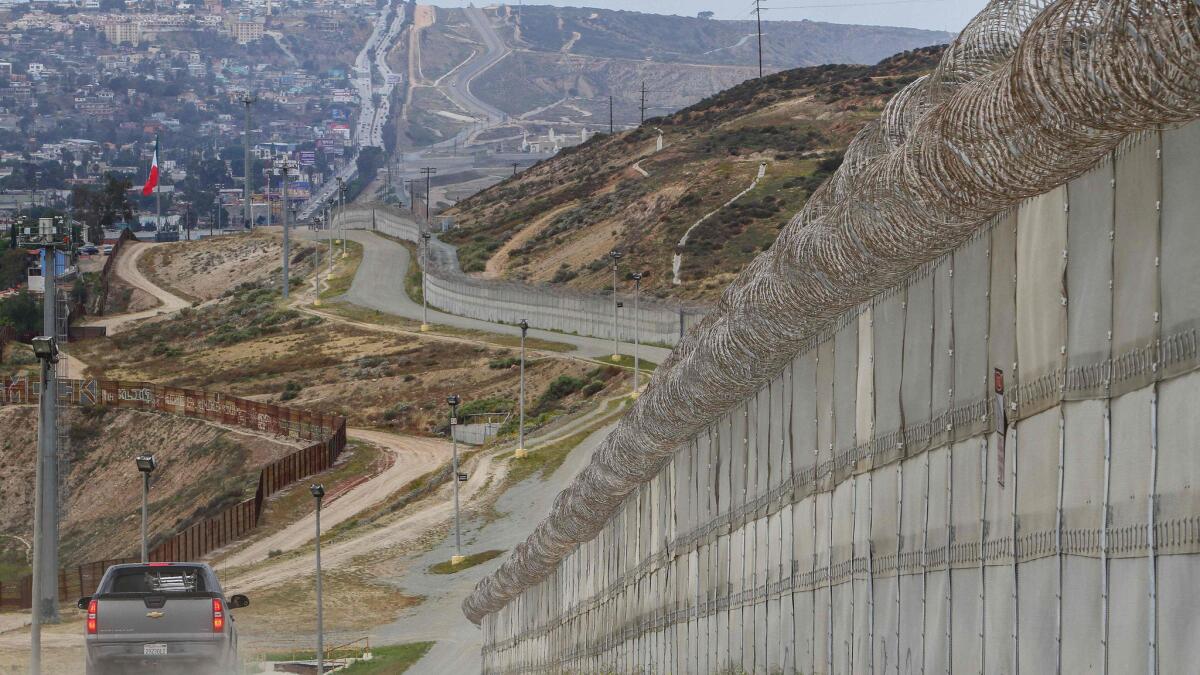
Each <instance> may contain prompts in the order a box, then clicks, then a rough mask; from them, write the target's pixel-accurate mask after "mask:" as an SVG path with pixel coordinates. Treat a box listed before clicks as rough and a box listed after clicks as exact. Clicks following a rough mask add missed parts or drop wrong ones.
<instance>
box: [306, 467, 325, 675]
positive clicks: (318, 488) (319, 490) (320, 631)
mask: <svg viewBox="0 0 1200 675" xmlns="http://www.w3.org/2000/svg"><path fill="white" fill-rule="evenodd" d="M308 491H309V492H311V493H312V496H313V499H316V500H317V672H318V673H324V672H325V615H324V608H323V606H322V604H323V603H322V602H321V500H322V499H323V498H324V497H325V486H324V485H321V484H320V483H317V484H314V485H310V486H309V488H308Z"/></svg>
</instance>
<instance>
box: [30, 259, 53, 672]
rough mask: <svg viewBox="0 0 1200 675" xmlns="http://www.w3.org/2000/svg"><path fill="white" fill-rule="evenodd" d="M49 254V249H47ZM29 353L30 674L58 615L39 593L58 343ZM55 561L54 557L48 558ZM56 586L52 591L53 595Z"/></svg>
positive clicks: (36, 345) (49, 341)
mask: <svg viewBox="0 0 1200 675" xmlns="http://www.w3.org/2000/svg"><path fill="white" fill-rule="evenodd" d="M49 253H50V255H51V256H53V254H54V252H53V250H49ZM49 261H50V265H51V270H53V264H54V258H53V257H50V258H49ZM42 274H43V275H45V276H46V279H47V281H49V280H50V279H52V278H53V276H52V275H46V271H45V270H43V271H42ZM46 304H47V305H53V302H49V301H48V302H46ZM33 353H34V355H35V356H37V358H38V360H39V361H41V362H42V382H41V384H42V389H41V391H42V394H41V400H40V409H39V410H40V415H39V419H38V456H37V462H36V463H35V465H34V474H35V476H34V487H33V491H34V494H33V608H32V610H31V611H30V625H29V648H30V652H29V672H30V673H31V675H40V673H41V672H42V621H43V619H45V620H46V621H49V622H51V623H54V622H56V621H57V619H58V612H57V604H56V603H50V606H49V607H47V606H46V603H43V602H42V596H43V595H44V594H45V591H46V589H45V586H46V585H47V584H50V586H51V587H57V585H58V583H57V577H58V575H57V574H54V573H51V574H46V573H45V571H44V570H43V569H42V568H43V567H47V564H46V563H47V561H46V558H47V557H48V556H49V557H51V558H53V557H54V555H53V553H54V552H52V551H48V550H45V549H48V548H49V546H48V545H47V544H48V542H47V541H46V540H47V539H50V540H51V541H53V542H54V543H55V544H57V536H56V533H55V532H47V530H48V529H51V526H48V524H45V523H43V522H42V521H43V519H45V518H46V511H47V509H46V506H47V504H46V503H45V502H47V501H49V502H51V503H53V502H54V501H55V500H56V499H57V498H58V495H57V494H56V487H57V484H56V483H49V485H46V484H45V483H48V482H49V480H48V479H49V478H53V477H54V474H52V473H51V472H52V471H53V466H52V465H51V463H52V462H55V461H57V457H56V453H55V451H56V448H55V447H54V442H55V440H57V436H56V430H55V428H54V405H55V403H56V401H55V399H54V396H53V395H52V394H53V391H54V377H53V374H54V367H53V366H54V364H55V363H57V362H58V343H57V341H55V339H54V337H53V336H52V335H50V336H43V337H35V338H33ZM50 562H54V563H55V564H57V561H54V560H51V561H50ZM57 594H58V593H57V588H55V595H56V596H57Z"/></svg>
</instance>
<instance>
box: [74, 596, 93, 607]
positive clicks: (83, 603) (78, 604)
mask: <svg viewBox="0 0 1200 675" xmlns="http://www.w3.org/2000/svg"><path fill="white" fill-rule="evenodd" d="M91 601H92V596H90V595H85V596H83V597H82V598H80V599H79V600H78V601H77V602H76V603H75V606H76V607H78V608H79V609H83V610H86V609H87V608H88V603H89V602H91Z"/></svg>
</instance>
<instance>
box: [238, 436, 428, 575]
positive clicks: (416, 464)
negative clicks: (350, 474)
mask: <svg viewBox="0 0 1200 675" xmlns="http://www.w3.org/2000/svg"><path fill="white" fill-rule="evenodd" d="M347 431H348V433H349V435H350V438H355V439H360V440H364V441H367V442H369V443H373V444H375V445H378V446H380V447H381V448H383V449H384V450H385V451H387V452H389V453H391V454H392V456H393V459H394V460H395V461H394V462H393V463H392V466H391V467H390V468H388V469H387V470H386V471H384V472H383V473H380V474H379V475H377V476H374V477H372V478H371V479H369V480H367V481H365V482H363V483H360V484H359V485H357V486H355V487H354V488H352V489H350V491H348V492H346V493H344V494H342V495H340V496H339V497H337V498H336V499H334V500H333V501H331V502H328V503H326V504H325V506H324V507H322V509H321V529H322V530H325V529H328V528H332V527H333V526H335V525H337V524H339V523H342V522H344V521H346V520H349V519H351V518H353V517H354V516H355V515H357V514H358V513H359V512H361V511H364V510H366V509H369V508H371V507H373V506H376V505H377V504H379V503H380V502H382V501H384V500H385V499H387V498H388V496H390V495H391V494H393V493H394V492H396V491H397V490H399V489H400V488H402V487H404V486H405V485H406V484H408V483H409V482H411V481H413V480H414V479H416V478H418V477H420V476H421V475H422V474H425V473H428V472H430V471H432V470H434V469H435V468H437V467H438V466H439V465H440V464H442V463H443V462H445V461H447V460H448V459H450V444H449V443H447V442H445V441H442V440H437V439H432V438H420V437H416V436H400V435H397V434H389V433H386V432H382V431H371V430H367V429H348V430H347ZM315 520H316V516H315V515H314V514H311V513H310V514H308V515H307V516H305V517H303V518H301V519H300V520H298V521H296V522H294V523H292V524H291V525H288V526H287V527H285V528H284V529H282V530H280V531H279V532H276V533H274V534H272V535H270V536H268V537H265V538H263V539H260V540H258V541H256V542H254V543H252V544H250V545H249V546H247V547H246V548H244V549H242V550H241V551H238V552H237V553H234V554H233V555H231V556H229V557H228V558H226V559H225V560H224V561H222V564H223V565H228V566H230V567H237V566H241V565H249V564H253V563H257V562H261V561H263V560H266V559H267V554H268V553H269V552H270V551H273V550H280V551H290V550H292V549H295V548H300V547H301V546H304V545H305V544H308V543H310V542H311V541H312V539H313V530H314V528H315Z"/></svg>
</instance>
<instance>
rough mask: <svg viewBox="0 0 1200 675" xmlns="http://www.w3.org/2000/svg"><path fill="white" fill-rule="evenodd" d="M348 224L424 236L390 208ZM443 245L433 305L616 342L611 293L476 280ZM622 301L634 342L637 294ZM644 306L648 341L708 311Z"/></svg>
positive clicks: (628, 337) (626, 330) (672, 337)
mask: <svg viewBox="0 0 1200 675" xmlns="http://www.w3.org/2000/svg"><path fill="white" fill-rule="evenodd" d="M343 218H344V221H343ZM343 222H344V223H345V226H346V227H347V228H353V229H366V230H370V229H374V230H377V231H379V232H383V233H384V234H388V235H391V236H393V237H396V238H398V239H403V240H405V241H408V242H413V243H416V242H418V241H419V238H420V230H419V227H418V225H417V223H416V222H414V221H413V220H412V219H410V218H407V217H405V216H403V215H400V214H399V213H396V212H395V211H394V210H393V209H391V208H387V207H382V206H380V207H376V208H371V209H366V208H362V209H350V210H347V211H346V213H345V215H344V216H339V218H338V219H337V223H338V224H341V223H343ZM442 246H443V247H445V249H446V250H445V251H443V252H441V254H435V255H432V256H431V259H432V260H433V261H434V264H431V265H429V269H428V284H429V288H428V293H429V296H428V297H429V303H430V305H432V306H434V307H437V308H438V309H441V310H444V311H446V312H448V313H450V314H456V315H458V316H465V317H470V318H473V319H480V320H483V321H491V322H498V323H510V324H515V323H517V322H518V321H520V320H521V319H526V320H527V321H529V325H530V326H533V327H534V328H542V329H545V330H555V331H560V332H563V333H574V334H576V335H586V336H590V337H596V338H604V339H612V337H613V306H612V295H610V294H608V295H606V294H599V293H583V292H579V291H573V290H570V289H566V288H554V287H551V286H540V285H534V284H526V283H520V282H515V281H505V280H499V279H477V278H475V277H472V276H469V275H467V274H464V273H462V272H460V271H458V267H457V261H449V260H441V259H444V258H446V257H448V256H450V255H451V254H450V253H449V245H445V244H443V245H442ZM431 251H435V252H436V251H438V249H433V248H431ZM618 299H619V300H621V301H622V302H624V303H625V307H624V309H623V310H621V314H620V321H619V330H620V332H621V335H620V337H621V340H622V341H623V342H632V341H633V321H632V315H633V305H634V302H633V296H632V295H628V296H626V295H624V294H622V295H621V296H620V297H619V298H618ZM639 305H640V310H639V312H638V321H639V324H640V328H641V340H642V342H647V343H660V344H666V345H674V344H675V343H677V342H679V338H680V337H681V336H682V335H683V334H684V333H685V332H686V331H687V330H688V329H690V328H691V327H692V326H694V325H695V324H696V323H697V322H698V321H699V320H700V319H701V318H702V317H703V316H704V313H705V310H704V309H703V308H700V307H689V306H682V305H671V304H667V303H663V302H657V301H655V300H653V299H649V298H647V297H645V296H642V298H641V299H640V302H639Z"/></svg>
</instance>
